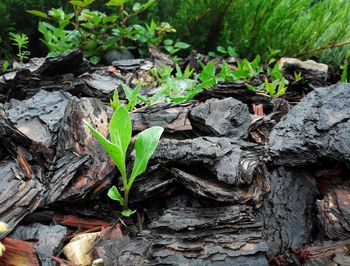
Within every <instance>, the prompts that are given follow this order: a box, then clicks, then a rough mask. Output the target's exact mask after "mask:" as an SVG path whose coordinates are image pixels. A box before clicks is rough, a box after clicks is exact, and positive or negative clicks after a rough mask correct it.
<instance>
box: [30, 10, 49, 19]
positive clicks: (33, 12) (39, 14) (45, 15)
mask: <svg viewBox="0 0 350 266" xmlns="http://www.w3.org/2000/svg"><path fill="white" fill-rule="evenodd" d="M27 12H28V13H30V14H32V15H35V16H38V17H42V18H49V16H48V15H47V14H46V13H44V12H42V11H39V10H27Z"/></svg>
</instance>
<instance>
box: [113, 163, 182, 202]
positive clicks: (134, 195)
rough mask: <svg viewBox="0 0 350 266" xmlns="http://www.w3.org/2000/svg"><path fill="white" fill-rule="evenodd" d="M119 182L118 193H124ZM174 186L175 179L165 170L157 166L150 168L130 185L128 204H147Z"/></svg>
mask: <svg viewBox="0 0 350 266" xmlns="http://www.w3.org/2000/svg"><path fill="white" fill-rule="evenodd" d="M153 168H155V169H153ZM152 170H153V171H152ZM119 181H120V182H119V191H124V190H123V185H122V182H121V180H119ZM175 184H176V179H175V177H174V176H172V175H170V174H169V172H168V171H166V169H163V168H161V167H159V165H156V166H155V167H152V166H151V167H150V169H149V171H147V173H146V174H144V175H141V176H139V177H138V178H137V179H136V180H135V183H134V184H133V185H132V188H131V190H130V200H129V201H130V204H131V205H135V204H139V203H141V204H142V203H144V202H147V201H148V200H150V199H151V198H154V197H157V196H159V195H162V194H163V193H165V192H166V191H167V190H168V189H169V188H171V187H173V186H175Z"/></svg>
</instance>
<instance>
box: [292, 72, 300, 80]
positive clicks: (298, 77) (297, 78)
mask: <svg viewBox="0 0 350 266" xmlns="http://www.w3.org/2000/svg"><path fill="white" fill-rule="evenodd" d="M301 79H302V77H301V72H298V73H297V72H295V71H294V80H295V81H299V80H301Z"/></svg>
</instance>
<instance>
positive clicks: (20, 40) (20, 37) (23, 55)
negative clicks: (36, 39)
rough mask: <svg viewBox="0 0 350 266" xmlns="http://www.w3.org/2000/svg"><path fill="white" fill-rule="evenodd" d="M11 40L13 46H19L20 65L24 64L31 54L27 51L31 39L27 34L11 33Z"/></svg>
mask: <svg viewBox="0 0 350 266" xmlns="http://www.w3.org/2000/svg"><path fill="white" fill-rule="evenodd" d="M10 40H11V41H13V43H12V44H13V45H14V46H17V49H18V53H17V56H18V59H19V62H20V63H23V61H24V60H26V59H28V58H29V55H30V52H29V51H27V50H26V49H28V43H29V38H28V36H27V35H26V34H24V33H21V34H18V33H13V32H10Z"/></svg>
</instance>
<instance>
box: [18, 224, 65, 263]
mask: <svg viewBox="0 0 350 266" xmlns="http://www.w3.org/2000/svg"><path fill="white" fill-rule="evenodd" d="M67 231H68V230H67V228H66V227H63V226H60V225H54V226H52V225H51V226H47V225H42V224H38V223H34V224H30V225H27V226H18V227H17V228H16V230H15V231H14V232H13V233H12V234H11V238H13V239H18V240H24V241H26V240H29V241H31V242H34V244H33V247H34V248H35V250H36V252H37V254H38V257H39V259H40V262H41V265H43V266H51V265H52V266H54V265H56V264H55V263H54V262H53V261H52V259H51V256H52V255H56V254H57V253H58V252H59V251H60V249H61V248H62V247H63V241H64V240H65V236H66V235H67Z"/></svg>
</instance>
